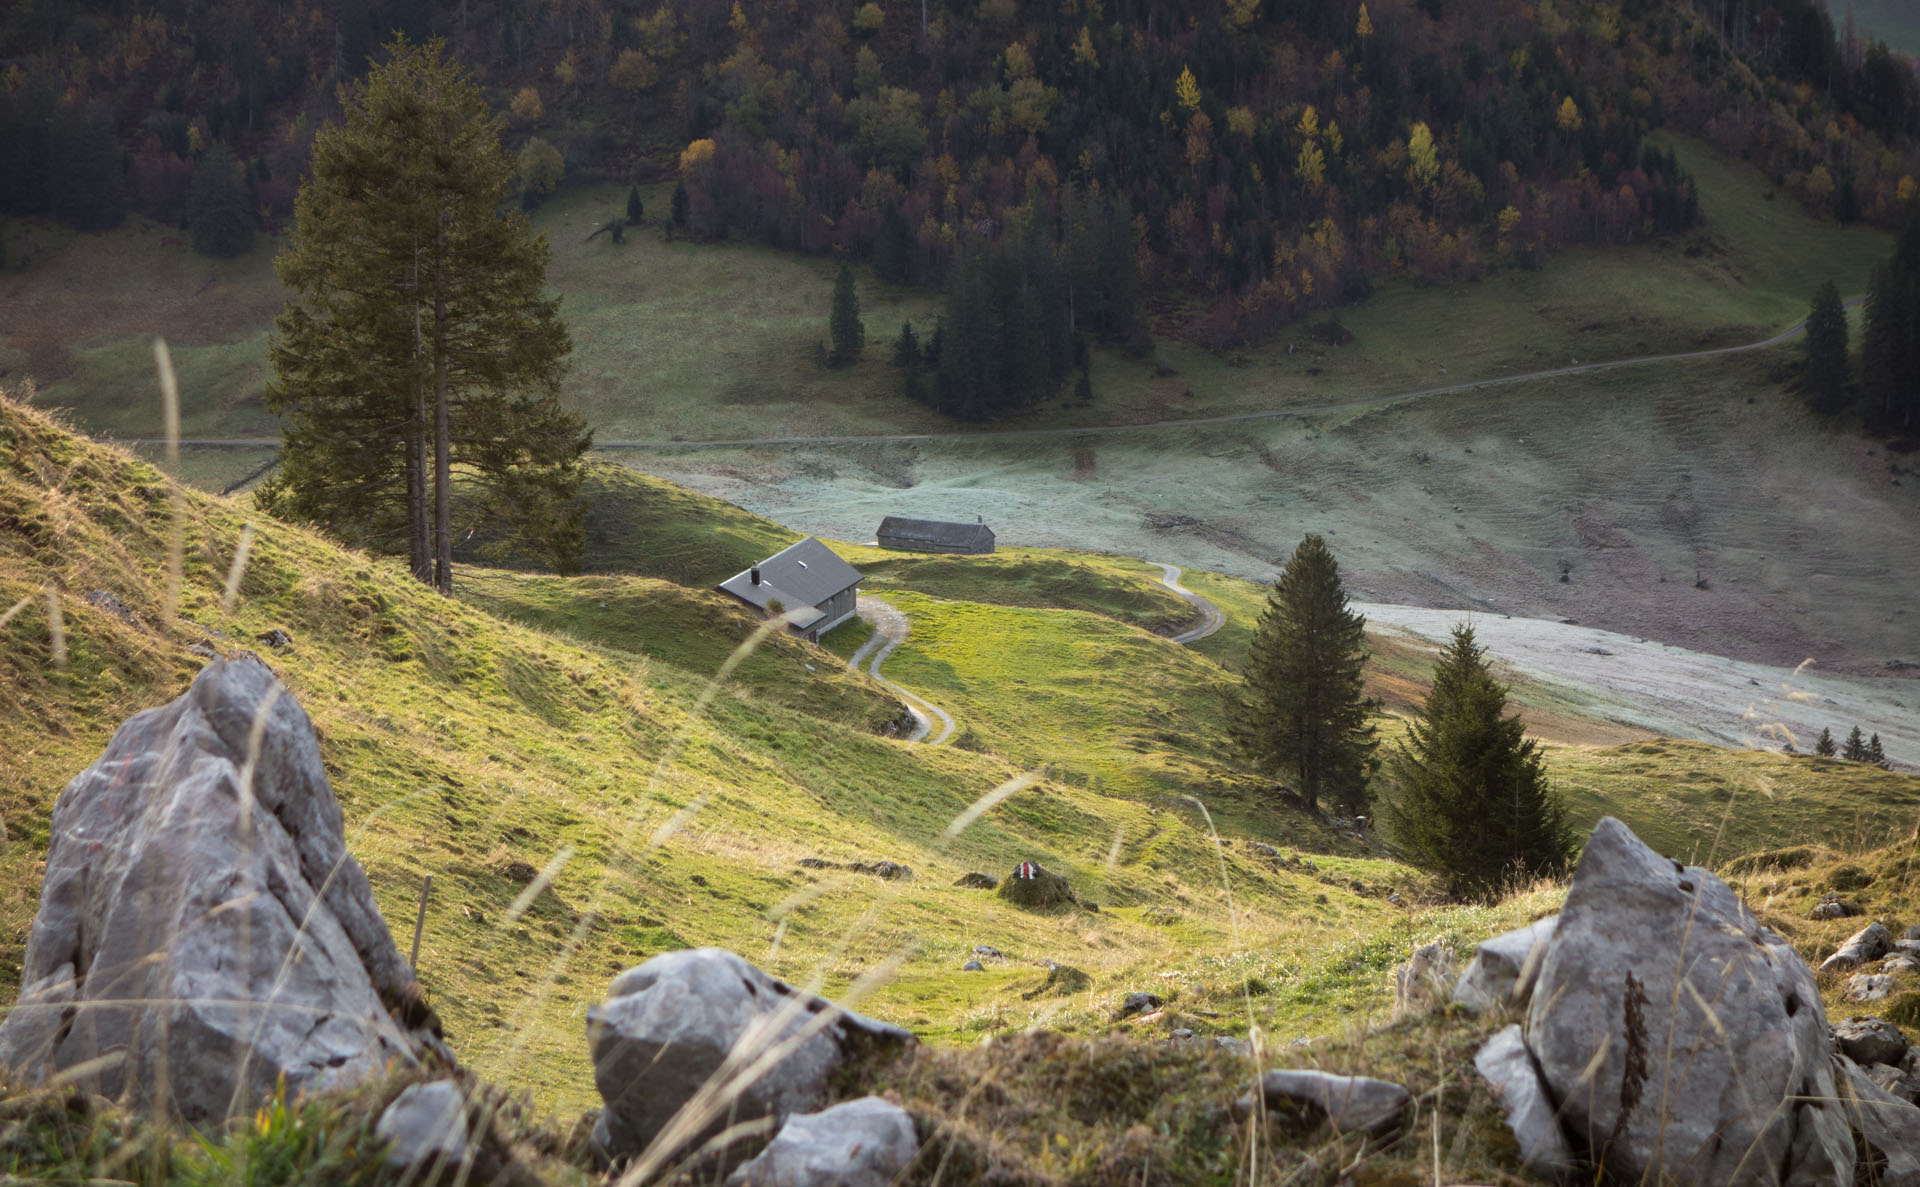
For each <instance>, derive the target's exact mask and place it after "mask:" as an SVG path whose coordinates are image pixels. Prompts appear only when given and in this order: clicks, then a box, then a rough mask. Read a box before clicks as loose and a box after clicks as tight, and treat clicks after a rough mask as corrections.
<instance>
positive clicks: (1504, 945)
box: [1453, 915, 1559, 1014]
mask: <svg viewBox="0 0 1920 1187" xmlns="http://www.w3.org/2000/svg"><path fill="white" fill-rule="evenodd" d="M1558 920H1559V916H1557V915H1552V916H1548V917H1547V918H1545V919H1540V920H1536V921H1534V922H1532V923H1529V924H1527V926H1525V927H1522V928H1518V929H1516V930H1514V931H1510V932H1507V933H1506V934H1504V935H1498V936H1495V937H1493V938H1492V939H1491V940H1483V941H1481V944H1480V948H1479V950H1478V951H1476V952H1475V953H1474V954H1473V961H1472V963H1470V964H1468V965H1467V971H1466V972H1464V973H1461V974H1460V980H1459V981H1458V982H1456V983H1455V985H1454V987H1453V1000H1454V1001H1455V1002H1457V1003H1458V1004H1460V1005H1462V1006H1464V1007H1466V1009H1468V1010H1469V1011H1471V1012H1472V1013H1475V1014H1485V1013H1487V1012H1488V1011H1489V1010H1524V1009H1526V1008H1527V1001H1528V999H1529V998H1530V997H1532V995H1533V983H1534V979H1535V978H1536V977H1538V976H1539V973H1540V960H1541V958H1542V957H1543V956H1544V955H1545V954H1546V944H1547V941H1548V940H1550V939H1552V938H1553V929H1554V925H1555V924H1556V923H1557V922H1558Z"/></svg>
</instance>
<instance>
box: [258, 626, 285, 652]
mask: <svg viewBox="0 0 1920 1187" xmlns="http://www.w3.org/2000/svg"><path fill="white" fill-rule="evenodd" d="M256 637H257V638H258V639H259V640H260V641H261V642H262V643H265V644H266V645H267V646H268V647H271V648H272V649H273V650H275V651H285V650H286V649H287V648H289V647H291V646H293V636H292V635H289V634H288V633H287V632H285V631H283V630H281V629H280V628H279V627H274V628H273V629H272V630H270V631H265V632H262V633H261V634H260V635H258V636H256Z"/></svg>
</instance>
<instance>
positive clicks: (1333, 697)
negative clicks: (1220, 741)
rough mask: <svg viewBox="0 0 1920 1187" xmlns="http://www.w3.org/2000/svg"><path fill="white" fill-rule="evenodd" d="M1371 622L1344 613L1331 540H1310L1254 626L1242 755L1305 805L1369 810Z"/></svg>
mask: <svg viewBox="0 0 1920 1187" xmlns="http://www.w3.org/2000/svg"><path fill="white" fill-rule="evenodd" d="M1366 661H1367V637H1366V619H1364V618H1362V617H1361V616H1360V615H1358V614H1356V613H1354V612H1352V611H1351V610H1349V609H1347V594H1346V590H1345V589H1343V588H1342V587H1341V584H1340V566H1339V565H1338V564H1337V563H1336V562H1335V561H1334V558H1333V552H1332V550H1330V549H1329V548H1328V547H1327V542H1326V540H1325V539H1323V538H1321V537H1320V536H1317V535H1312V534H1309V535H1307V536H1306V537H1305V538H1304V539H1302V540H1301V541H1300V545H1299V547H1297V548H1295V549H1294V550H1293V555H1292V556H1291V557H1289V558H1288V559H1287V563H1286V566H1285V567H1284V568H1282V569H1281V571H1280V576H1279V579H1278V580H1276V581H1275V582H1274V584H1273V590H1272V591H1271V592H1270V593H1269V594H1268V595H1267V608H1266V610H1265V611H1264V612H1263V613H1262V614H1261V615H1260V621H1259V624H1258V625H1257V626H1256V627H1255V628H1254V635H1253V646H1252V650H1251V652H1250V653H1249V655H1248V656H1247V662H1246V666H1245V668H1244V670H1243V675H1244V676H1245V678H1246V684H1245V686H1244V687H1243V688H1242V690H1241V691H1240V692H1239V694H1238V695H1237V697H1236V698H1235V700H1234V701H1233V703H1232V704H1230V705H1229V709H1228V728H1229V730H1230V733H1231V736H1232V738H1233V742H1234V745H1235V747H1236V749H1238V751H1239V752H1240V755H1241V757H1242V758H1243V759H1244V760H1245V762H1246V764H1247V765H1248V766H1249V767H1251V768H1253V769H1254V770H1256V771H1259V772H1260V773H1262V774H1264V775H1268V776H1273V777H1287V778H1290V779H1292V780H1293V781H1294V784H1295V786H1296V790H1297V791H1298V793H1299V796H1300V798H1301V799H1302V800H1303V801H1305V802H1306V804H1307V806H1308V807H1310V808H1311V807H1314V806H1316V805H1317V804H1318V803H1319V802H1320V800H1321V799H1322V798H1323V797H1324V798H1325V799H1326V800H1328V801H1329V802H1332V803H1335V804H1339V805H1342V806H1344V807H1345V808H1347V809H1348V810H1349V811H1350V812H1353V813H1356V814H1357V813H1360V812H1363V811H1365V809H1366V803H1367V793H1366V788H1367V779H1368V777H1369V776H1370V775H1371V774H1372V773H1373V768H1374V765H1375V764H1374V760H1373V752H1374V748H1375V746H1376V745H1377V743H1376V742H1375V741H1374V738H1373V726H1372V725H1370V724H1368V722H1367V717H1368V714H1369V713H1371V712H1373V711H1374V710H1376V709H1378V707H1379V705H1378V703H1377V702H1375V701H1371V700H1369V699H1368V698H1367V696H1366V694H1365V692H1364V690H1363V687H1362V669H1363V668H1364V667H1365V665H1366Z"/></svg>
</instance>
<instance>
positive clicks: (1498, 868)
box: [1384, 625, 1573, 900]
mask: <svg viewBox="0 0 1920 1187" xmlns="http://www.w3.org/2000/svg"><path fill="white" fill-rule="evenodd" d="M1506 708H1507V686H1506V685H1504V684H1502V683H1500V682H1499V681H1498V680H1495V679H1494V677H1493V674H1492V673H1491V672H1490V671H1489V670H1488V667H1487V660H1486V652H1485V650H1484V649H1483V648H1481V647H1480V646H1479V645H1478V644H1477V643H1476V642H1475V641H1474V637H1473V628H1471V627H1469V626H1465V625H1460V626H1456V627H1454V628H1453V641H1452V643H1451V644H1450V645H1449V646H1448V647H1447V650H1446V651H1445V652H1443V653H1442V654H1441V657H1440V662H1439V664H1438V666H1436V667H1435V668H1434V673H1433V691H1432V692H1431V693H1429V694H1428V696H1427V703H1426V707H1425V710H1424V711H1423V713H1422V714H1421V716H1420V717H1419V718H1418V719H1417V720H1415V721H1414V722H1413V723H1412V724H1411V725H1410V726H1409V727H1408V731H1407V740H1406V742H1405V743H1404V744H1402V745H1401V746H1399V747H1396V748H1395V749H1394V751H1393V752H1392V753H1391V754H1390V755H1389V756H1388V759H1387V767H1388V770H1389V771H1390V772H1391V774H1392V776H1393V783H1394V788H1395V790H1394V794H1393V797H1392V798H1391V799H1389V800H1388V801H1387V803H1386V806H1385V812H1384V816H1385V819H1386V823H1387V826H1388V829H1389V830H1390V832H1391V834H1392V836H1393V839H1394V843H1395V844H1396V845H1398V846H1399V847H1400V849H1401V851H1402V852H1403V853H1405V854H1406V855H1407V856H1408V857H1409V858H1410V859H1412V860H1413V861H1414V862H1415V863H1416V864H1419V865H1422V866H1425V867H1428V868H1430V869H1434V870H1437V871H1439V872H1440V873H1441V874H1442V875H1443V876H1444V877H1445V879H1446V883H1447V890H1448V893H1450V894H1453V895H1455V896H1458V897H1462V898H1471V899H1481V900H1486V899H1491V898H1494V897H1496V896H1498V895H1499V894H1500V893H1501V891H1503V890H1504V889H1505V888H1506V887H1507V886H1509V885H1511V884H1512V883H1513V882H1515V881H1516V880H1519V879H1521V878H1530V877H1539V876H1542V875H1551V874H1555V873H1558V872H1559V871H1560V870H1561V869H1563V868H1564V867H1565V865H1566V862H1567V859H1568V856H1569V855H1570V854H1571V852H1572V848H1573V844H1572V838H1571V836H1570V835H1569V833H1568V831H1567V825H1566V819H1565V815H1564V812H1563V810H1562V808H1561V806H1560V802H1559V799H1558V797H1557V796H1556V795H1555V794H1554V793H1553V790H1552V788H1551V787H1550V786H1549V785H1548V782H1547V773H1546V766H1545V764H1544V762H1543V761H1542V759H1541V757H1540V752H1539V749H1538V747H1537V745H1536V744H1535V743H1534V742H1533V741H1532V740H1531V739H1529V738H1527V737H1526V730H1525V726H1524V725H1523V724H1522V723H1521V721H1520V719H1519V718H1518V717H1517V716H1515V717H1508V716H1506V715H1505V714H1506Z"/></svg>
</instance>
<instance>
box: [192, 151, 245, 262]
mask: <svg viewBox="0 0 1920 1187" xmlns="http://www.w3.org/2000/svg"><path fill="white" fill-rule="evenodd" d="M186 214H187V232H188V234H189V235H190V236H191V237H192V239H193V250H195V251H197V252H199V253H200V254H201V255H206V256H216V257H219V258H220V259H232V258H233V257H235V256H238V255H244V254H246V251H247V249H248V248H250V247H252V246H253V224H254V218H253V210H252V207H251V204H250V203H249V202H248V201H247V187H246V184H245V183H244V181H243V180H242V178H241V173H240V161H239V159H238V158H237V157H235V156H234V155H233V150H232V149H230V148H228V147H227V146H226V145H224V144H216V145H214V146H213V147H212V148H209V149H208V150H207V151H206V152H204V153H202V154H201V155H200V159H199V160H198V161H196V162H195V163H194V166H193V180H192V182H190V183H189V184H188V186H187V211H186Z"/></svg>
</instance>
